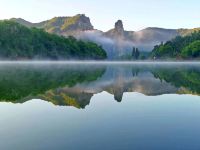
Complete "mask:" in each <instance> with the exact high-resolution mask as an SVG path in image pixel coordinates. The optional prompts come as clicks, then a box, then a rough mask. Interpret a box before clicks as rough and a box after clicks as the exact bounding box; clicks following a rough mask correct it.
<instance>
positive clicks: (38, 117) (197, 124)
mask: <svg viewBox="0 0 200 150" xmlns="http://www.w3.org/2000/svg"><path fill="white" fill-rule="evenodd" d="M199 95H200V64H189V63H188V64H187V63H185V64H166V63H165V64H162V63H161V64H159V63H157V64H153V63H151V64H147V63H145V64H93V63H90V64H86V63H85V64H67V63H63V64H62V63H55V64H54V63H51V64H47V63H18V64H13V63H1V64H0V101H1V102H0V114H1V117H0V149H1V150H46V149H48V150H66V149H69V150H80V149H83V150H102V149H104V150H112V149H114V150H126V149H127V150H199V149H200V142H199V141H200V132H199V131H200V96H199Z"/></svg>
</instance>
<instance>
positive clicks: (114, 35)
mask: <svg viewBox="0 0 200 150" xmlns="http://www.w3.org/2000/svg"><path fill="white" fill-rule="evenodd" d="M11 20H12V21H16V22H18V23H20V24H22V25H25V26H28V27H36V28H42V29H44V30H45V31H47V32H49V33H53V34H58V35H61V36H66V37H67V36H74V37H75V38H77V39H81V40H86V41H92V42H95V43H97V44H98V45H101V46H102V47H103V48H104V49H105V50H106V52H107V55H108V58H110V59H115V58H120V57H122V56H124V55H131V52H132V49H133V47H138V48H139V50H140V51H145V52H151V51H152V50H153V48H154V46H155V45H158V44H160V43H162V42H163V43H165V42H167V41H169V40H171V39H173V38H175V37H176V36H186V35H188V34H191V33H193V32H194V31H200V28H194V29H183V28H180V29H167V28H160V27H147V28H145V29H142V30H139V31H126V30H125V29H124V26H123V22H122V20H118V21H117V22H116V23H115V25H114V28H113V29H110V30H108V31H106V32H103V31H101V30H98V29H95V28H94V26H93V25H92V23H91V22H90V18H89V17H87V16H86V15H85V14H78V15H75V16H72V17H54V18H52V19H49V20H46V21H43V22H39V23H31V22H28V21H26V20H24V19H21V18H18V19H17V18H12V19H11Z"/></svg>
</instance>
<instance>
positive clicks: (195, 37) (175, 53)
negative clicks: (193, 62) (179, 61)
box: [151, 31, 200, 58]
mask: <svg viewBox="0 0 200 150" xmlns="http://www.w3.org/2000/svg"><path fill="white" fill-rule="evenodd" d="M199 40H200V31H199V32H194V33H192V34H191V35H188V36H184V37H181V36H177V37H176V38H175V39H173V40H171V41H168V42H166V43H165V44H163V43H161V44H160V45H156V46H155V47H154V49H153V51H152V53H151V57H152V58H153V57H156V58H169V57H170V58H196V57H200V55H199V54H200V47H199ZM193 52H195V53H194V54H193Z"/></svg>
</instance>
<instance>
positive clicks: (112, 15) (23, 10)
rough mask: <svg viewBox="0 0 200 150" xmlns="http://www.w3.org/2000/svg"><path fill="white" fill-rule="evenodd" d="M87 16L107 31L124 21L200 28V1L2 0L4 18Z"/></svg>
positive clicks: (129, 25) (133, 26)
mask: <svg viewBox="0 0 200 150" xmlns="http://www.w3.org/2000/svg"><path fill="white" fill-rule="evenodd" d="M76 14H85V15H86V16H88V17H90V19H91V22H92V24H93V26H94V27H95V28H96V29H100V30H103V31H107V30H109V29H111V28H113V26H114V23H115V22H116V21H117V20H118V19H121V20H122V21H123V23H124V28H125V29H126V30H133V31H138V30H141V29H143V28H146V27H163V28H171V29H177V28H194V27H200V0H0V19H9V18H13V17H15V18H23V19H25V20H28V21H31V22H40V21H43V20H47V19H50V18H53V17H55V16H74V15H76Z"/></svg>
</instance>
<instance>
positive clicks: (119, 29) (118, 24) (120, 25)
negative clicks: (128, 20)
mask: <svg viewBox="0 0 200 150" xmlns="http://www.w3.org/2000/svg"><path fill="white" fill-rule="evenodd" d="M115 31H117V32H118V33H122V32H124V26H123V23H122V21H121V20H118V21H117V22H116V23H115Z"/></svg>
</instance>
